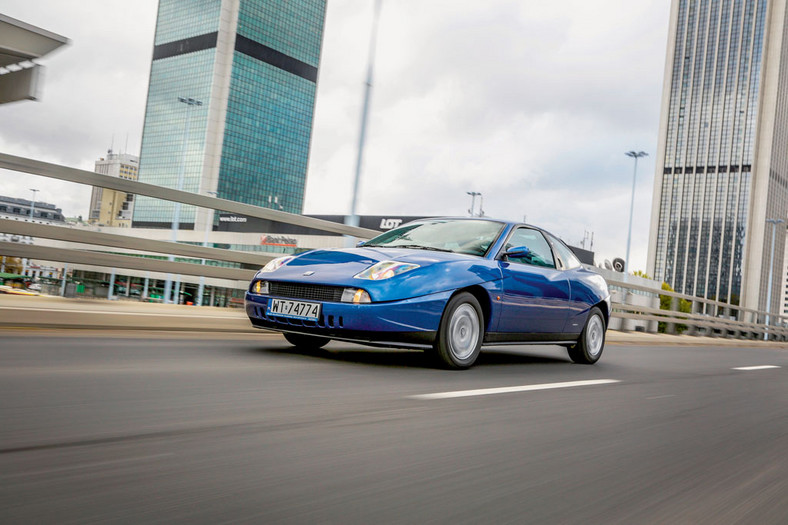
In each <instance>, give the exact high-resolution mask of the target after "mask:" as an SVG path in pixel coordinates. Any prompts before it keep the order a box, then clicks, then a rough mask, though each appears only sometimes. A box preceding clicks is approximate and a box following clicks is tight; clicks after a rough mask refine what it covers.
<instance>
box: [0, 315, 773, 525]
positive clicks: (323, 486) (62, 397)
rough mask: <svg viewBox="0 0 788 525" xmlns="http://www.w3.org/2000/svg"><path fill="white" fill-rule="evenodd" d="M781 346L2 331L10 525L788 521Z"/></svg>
mask: <svg viewBox="0 0 788 525" xmlns="http://www.w3.org/2000/svg"><path fill="white" fill-rule="evenodd" d="M786 494H788V352H787V351H786V350H785V349H781V348H772V347H769V346H766V345H760V346H758V347H754V348H737V347H730V346H726V347H716V346H701V347H693V346H656V345H650V346H632V345H625V344H610V345H608V347H607V348H606V350H605V354H604V355H603V357H602V360H601V361H600V362H599V363H598V364H597V365H595V366H582V365H573V364H571V363H570V362H569V360H568V358H567V356H566V352H565V350H564V349H562V348H559V347H544V348H537V347H506V348H496V349H493V350H490V351H487V352H486V353H483V354H482V357H481V358H480V361H479V363H478V365H477V366H476V367H475V368H473V369H471V370H468V371H459V372H458V371H446V370H440V369H436V368H433V367H432V366H431V365H430V362H429V361H428V360H426V359H425V358H424V355H423V354H421V353H420V352H410V351H395V350H384V349H367V348H364V347H361V346H356V345H352V344H346V343H331V344H330V345H329V346H328V347H327V349H325V350H323V351H317V352H308V353H304V352H300V351H297V350H296V349H294V348H293V347H291V346H289V345H288V344H287V343H286V342H285V341H284V340H283V339H282V338H281V336H278V335H273V334H264V333H260V334H232V333H230V334H217V333H212V334H189V333H181V334H178V333H170V334H166V333H160V334H157V335H156V336H155V338H154V337H152V336H151V335H150V334H149V333H146V332H144V331H138V332H136V333H133V334H128V333H127V334H123V333H117V332H101V331H93V332H90V333H85V332H82V331H74V330H72V331H66V332H59V331H52V332H41V331H36V330H27V331H26V330H6V331H0V516H1V518H0V522H2V523H58V524H68V523H73V524H85V523H210V524H217V523H309V524H312V523H337V524H339V523H341V524H349V523H362V524H367V523H375V524H378V523H517V524H522V523H539V524H544V523H570V524H571V523H577V524H581V523H582V524H593V523H600V524H602V523H604V524H610V523H626V524H632V523H666V524H678V523H709V524H726V523H757V524H784V523H788V498H786Z"/></svg>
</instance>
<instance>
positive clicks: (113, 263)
mask: <svg viewBox="0 0 788 525" xmlns="http://www.w3.org/2000/svg"><path fill="white" fill-rule="evenodd" d="M0 168H5V169H8V170H11V171H17V172H23V173H30V174H33V175H39V176H44V177H50V178H55V179H59V180H64V181H69V182H74V183H78V184H86V185H90V186H99V187H102V188H108V189H112V190H117V191H122V192H126V193H131V194H134V195H146V196H149V197H154V198H158V199H163V200H169V201H174V202H181V203H183V204H189V205H193V206H198V207H202V208H208V209H213V210H220V211H225V212H230V213H236V214H239V215H245V216H247V217H254V218H260V219H267V220H271V221H275V222H280V223H285V224H290V225H295V226H301V227H305V228H312V229H316V230H321V231H326V232H330V233H335V234H340V235H349V236H353V237H357V238H360V239H369V238H371V237H373V236H375V235H377V234H379V233H380V232H378V231H375V230H369V229H365V228H359V227H355V226H348V225H345V224H338V223H334V222H330V221H325V220H322V219H314V218H310V217H305V216H302V215H296V214H292V213H287V212H283V211H279V210H272V209H269V208H261V207H258V206H252V205H250V204H243V203H240V202H235V201H229V200H225V199H219V198H215V197H209V196H205V195H199V194H196V193H191V192H186V191H179V190H174V189H170V188H164V187H161V186H155V185H152V184H145V183H142V182H138V181H133V180H128V179H121V178H117V177H112V176H109V175H102V174H100V173H94V172H92V171H85V170H80V169H75V168H69V167H66V166H60V165H57V164H51V163H47V162H42V161H38V160H33V159H28V158H23V157H17V156H13V155H8V154H4V153H0ZM0 232H3V233H7V234H11V235H19V236H26V237H34V238H44V239H50V240H53V241H60V242H64V243H67V244H68V246H67V247H54V246H41V245H35V244H21V243H14V242H4V241H0V254H2V255H5V256H11V257H24V258H31V259H41V260H47V261H57V262H62V263H74V264H85V265H91V266H97V267H105V268H108V269H113V270H114V269H116V268H123V269H130V270H141V271H150V272H158V273H162V274H164V273H171V274H178V275H191V276H202V277H213V278H218V279H226V280H229V281H235V282H236V283H237V286H238V287H239V288H245V287H246V284H247V283H248V282H249V280H250V279H251V277H252V276H253V274H254V272H255V270H256V268H258V267H259V266H260V265H261V264H262V263H264V262H266V261H268V260H270V259H272V258H274V257H278V256H280V255H281V254H279V253H277V254H272V253H264V252H251V253H250V252H242V251H236V250H227V249H221V248H209V247H203V246H195V245H190V244H183V243H175V242H169V241H160V240H151V239H142V238H139V237H135V236H132V235H118V234H112V233H104V232H98V231H89V230H82V229H77V228H68V227H63V226H55V225H49V224H39V223H31V222H25V221H18V220H8V219H0ZM86 246H87V247H86ZM102 248H103V250H102ZM106 248H113V249H117V250H120V251H122V252H125V253H112V252H109V251H107V250H106ZM145 254H156V255H159V257H160V256H161V255H178V256H182V257H188V258H194V259H195V260H201V259H206V260H213V261H224V262H229V263H234V264H237V265H239V266H240V268H227V267H222V266H212V265H203V264H199V263H197V262H195V263H189V262H177V261H168V260H164V259H163V258H152V257H145V256H144V255H145ZM140 255H143V256H140ZM245 266H246V267H247V268H244V267H245ZM251 268H254V269H251ZM603 273H604V272H603ZM619 277H620V278H619ZM606 278H607V280H608V284H609V285H610V286H611V288H612V289H614V290H617V291H618V292H619V293H618V294H614V301H613V308H612V312H611V328H613V329H619V330H642V331H645V332H657V331H659V330H660V324H662V327H663V329H664V331H665V332H667V333H672V334H676V333H686V334H688V335H710V336H722V337H738V338H747V339H766V338H768V339H770V340H779V341H786V340H788V318H786V317H783V316H779V315H775V314H769V312H765V311H761V310H753V309H748V308H742V307H740V306H737V305H731V304H727V303H721V302H718V301H714V300H710V299H703V298H700V297H693V296H688V295H683V294H679V293H676V292H670V291H665V290H661V289H660V288H659V287H658V285H656V283H655V285H653V286H645V285H642V284H637V283H633V282H629V280H628V279H627V278H626V277H625V276H624V275H622V274H611V275H606ZM659 296H667V297H670V298H671V308H670V309H661V308H660V307H659V304H660V301H659ZM634 298H638V300H637V301H635V300H634ZM682 300H684V301H688V302H689V304H690V308H689V310H690V311H689V312H682V311H680V304H681V301H682ZM633 303H638V304H633ZM685 304H686V303H685ZM766 319H769V323H768V324H767V323H766ZM614 322H615V323H617V324H618V326H615V327H614V326H613V323H614Z"/></svg>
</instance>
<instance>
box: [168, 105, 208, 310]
mask: <svg viewBox="0 0 788 525" xmlns="http://www.w3.org/2000/svg"><path fill="white" fill-rule="evenodd" d="M178 102H182V103H184V104H186V125H185V126H184V130H183V144H182V146H181V167H180V169H179V170H178V187H177V189H178V191H182V190H183V177H184V172H185V171H186V145H187V143H188V142H189V124H190V123H191V117H192V108H193V107H194V106H202V101H200V100H197V99H195V98H191V97H188V98H187V97H178ZM180 226H181V203H180V202H176V203H175V212H174V213H173V219H172V236H171V240H172V242H177V240H178V229H179V228H180ZM168 260H169V261H170V262H172V261H175V256H174V255H172V254H170V256H169V257H168ZM178 281H180V279H178ZM179 284H180V283H179V282H176V284H175V288H176V293H178V291H177V288H178V285H179ZM171 293H172V274H171V273H168V274H167V280H166V281H165V282H164V302H165V303H169V302H171V298H170V296H171ZM176 303H180V296H179V297H178V300H177V301H176Z"/></svg>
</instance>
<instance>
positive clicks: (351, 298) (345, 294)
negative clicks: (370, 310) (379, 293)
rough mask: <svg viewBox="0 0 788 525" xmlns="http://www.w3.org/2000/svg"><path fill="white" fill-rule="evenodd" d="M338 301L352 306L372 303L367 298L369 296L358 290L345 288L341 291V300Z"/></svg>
mask: <svg viewBox="0 0 788 525" xmlns="http://www.w3.org/2000/svg"><path fill="white" fill-rule="evenodd" d="M340 301H342V302H343V303H353V304H361V303H371V302H372V300H371V299H370V298H369V294H368V293H367V292H366V291H365V290H362V289H360V288H345V289H344V290H343V291H342V299H340Z"/></svg>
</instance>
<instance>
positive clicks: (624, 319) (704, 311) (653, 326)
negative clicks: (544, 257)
mask: <svg viewBox="0 0 788 525" xmlns="http://www.w3.org/2000/svg"><path fill="white" fill-rule="evenodd" d="M619 275H621V277H622V279H615V278H611V277H610V276H609V275H606V276H605V277H606V280H607V282H608V285H609V286H610V288H611V290H613V291H614V293H612V294H611V296H612V299H613V301H612V303H613V304H612V312H611V317H612V318H613V320H611V328H614V329H617V330H622V331H634V330H640V331H644V332H650V333H655V332H657V331H664V332H665V333H669V334H678V333H684V334H686V335H704V336H710V337H733V338H739V339H769V340H774V341H788V318H786V317H784V316H780V315H775V314H770V313H769V312H766V311H763V310H755V309H751V308H743V307H741V306H738V305H733V304H728V303H722V302H719V301H715V300H712V299H705V298H702V297H694V296H691V295H684V294H680V293H677V292H671V291H667V290H662V289H661V288H658V287H656V283H655V286H654V287H649V286H643V285H639V284H635V283H632V282H628V281H627V280H625V278H624V276H623V275H622V274H619ZM615 292H618V293H615ZM660 296H666V297H670V299H671V300H670V308H669V309H662V308H660ZM681 301H686V302H688V303H689V311H688V312H683V311H680V309H679V308H680V304H681ZM685 304H686V303H685ZM767 319H768V320H769V322H768V324H767V322H766V320H767ZM616 320H617V321H616ZM660 324H662V329H660V326H659V325H660Z"/></svg>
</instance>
